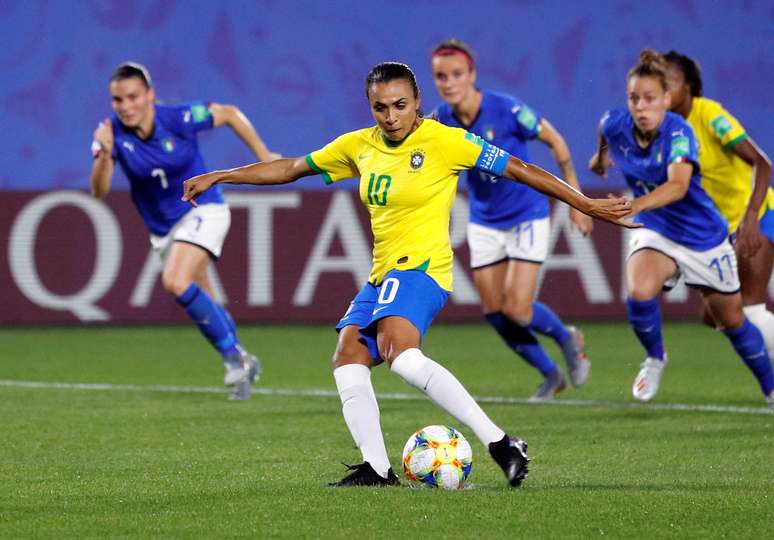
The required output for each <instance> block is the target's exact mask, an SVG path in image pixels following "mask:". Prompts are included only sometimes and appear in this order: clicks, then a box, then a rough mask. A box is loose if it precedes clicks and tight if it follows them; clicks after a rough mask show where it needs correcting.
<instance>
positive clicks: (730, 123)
mask: <svg viewBox="0 0 774 540" xmlns="http://www.w3.org/2000/svg"><path fill="white" fill-rule="evenodd" d="M664 58H665V60H666V61H667V83H668V84H669V91H670V93H671V94H672V105H671V110H672V111H674V112H676V113H678V114H680V115H682V116H683V117H685V118H686V119H687V121H688V123H689V124H690V125H691V127H692V128H693V131H694V133H695V134H696V139H697V141H698V144H699V165H700V166H701V176H702V186H703V187H704V189H705V191H706V192H707V193H708V194H709V196H710V197H712V199H713V201H714V202H715V204H716V205H717V207H718V209H719V210H720V213H721V214H723V217H725V218H726V220H727V221H728V227H729V233H731V235H732V239H734V237H735V239H734V247H735V249H736V253H737V259H738V263H739V279H740V281H741V286H742V302H743V303H744V312H745V314H746V315H747V318H748V319H750V321H751V322H752V323H753V324H754V325H756V326H757V327H758V328H759V329H760V331H761V333H762V334H763V337H764V340H765V342H766V348H767V349H768V350H769V354H770V355H774V314H772V313H771V312H770V311H767V310H766V298H767V296H768V284H769V279H770V278H771V270H772V264H773V263H774V190H772V188H771V161H770V160H769V158H768V157H767V156H766V154H765V153H764V152H763V151H762V150H761V149H760V148H758V145H756V144H755V141H753V140H752V138H751V137H750V136H749V134H748V133H747V132H746V131H745V129H744V128H743V127H742V125H741V124H740V123H739V121H738V120H737V119H736V118H734V116H733V115H732V114H731V113H729V112H728V111H726V110H725V109H724V108H723V106H722V105H721V104H720V103H718V102H717V101H713V100H711V99H708V98H705V97H703V96H702V79H701V70H700V68H699V65H698V63H697V62H696V61H695V60H694V59H693V58H690V57H689V56H685V55H683V54H680V53H678V52H675V51H669V52H668V53H666V54H665V55H664Z"/></svg>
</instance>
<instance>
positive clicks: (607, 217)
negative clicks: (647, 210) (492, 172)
mask: <svg viewBox="0 0 774 540" xmlns="http://www.w3.org/2000/svg"><path fill="white" fill-rule="evenodd" d="M503 176H504V177H506V178H510V179H511V180H516V181H518V182H521V183H523V184H526V185H528V186H530V187H531V188H533V189H536V190H537V191H540V192H541V193H545V194H546V195H549V196H551V197H553V198H555V199H559V200H560V201H562V202H565V203H567V204H569V205H570V206H572V207H573V208H576V209H578V210H580V211H581V212H583V213H584V214H586V215H589V216H591V217H593V218H597V219H601V220H603V221H608V222H610V223H614V224H615V225H621V226H623V227H627V228H632V229H633V228H637V227H640V226H641V225H639V224H637V223H632V222H631V221H629V220H627V219H625V218H626V216H628V215H629V214H631V212H632V203H631V202H630V201H629V200H627V199H626V198H625V197H610V198H608V199H590V198H589V197H586V196H585V195H584V194H583V193H581V192H580V191H578V190H577V189H575V188H573V187H572V186H570V185H569V184H567V183H566V182H563V181H562V180H560V179H559V178H557V177H556V176H554V175H553V174H551V173H549V172H548V171H545V170H543V169H541V168H540V167H538V166H537V165H533V164H531V163H526V162H524V161H522V160H520V159H519V158H517V157H514V156H511V157H510V158H509V159H508V164H507V166H506V167H505V172H504V174H503Z"/></svg>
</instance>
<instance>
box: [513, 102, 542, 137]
mask: <svg viewBox="0 0 774 540" xmlns="http://www.w3.org/2000/svg"><path fill="white" fill-rule="evenodd" d="M511 114H512V115H513V131H514V134H515V135H516V136H517V137H519V138H521V139H524V140H526V141H531V140H532V139H534V138H536V137H537V136H538V135H539V134H540V121H541V119H542V118H541V116H540V115H539V114H538V113H537V111H535V110H534V109H532V108H530V107H528V106H527V105H526V104H524V103H518V102H516V101H514V103H513V105H512V106H511Z"/></svg>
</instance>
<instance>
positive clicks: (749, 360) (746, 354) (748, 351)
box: [723, 317, 774, 396]
mask: <svg viewBox="0 0 774 540" xmlns="http://www.w3.org/2000/svg"><path fill="white" fill-rule="evenodd" d="M723 333H724V334H726V335H727V336H728V339H730V340H731V344H732V345H733V346H734V350H735V351H736V353H737V354H738V355H739V356H741V357H742V360H743V361H744V363H745V364H746V365H747V367H748V368H750V371H752V372H753V375H755V378H756V379H758V384H760V385H761V390H763V393H764V395H766V396H768V395H769V394H770V393H771V391H772V390H774V373H773V372H772V368H771V360H769V352H768V351H767V350H766V344H765V343H764V342H763V334H761V331H760V330H758V328H756V327H755V325H753V324H752V323H750V321H749V320H748V319H747V317H745V318H744V322H743V323H742V326H740V327H739V328H733V329H731V330H728V329H726V330H723Z"/></svg>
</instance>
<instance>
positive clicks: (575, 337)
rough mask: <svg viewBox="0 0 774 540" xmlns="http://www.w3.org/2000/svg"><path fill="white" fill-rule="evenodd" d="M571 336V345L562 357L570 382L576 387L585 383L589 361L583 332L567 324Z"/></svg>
mask: <svg viewBox="0 0 774 540" xmlns="http://www.w3.org/2000/svg"><path fill="white" fill-rule="evenodd" d="M567 329H568V330H569V331H570V335H571V336H572V337H571V339H572V345H573V346H572V347H568V350H566V351H564V350H563V352H564V359H565V361H566V362H567V369H568V370H569V372H570V382H572V385H573V386H575V387H576V388H577V387H579V386H583V385H584V384H586V381H588V380H589V375H590V374H591V361H590V360H589V357H588V355H587V354H586V341H585V340H584V339H583V332H581V331H580V329H578V328H576V327H574V326H568V327H567Z"/></svg>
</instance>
